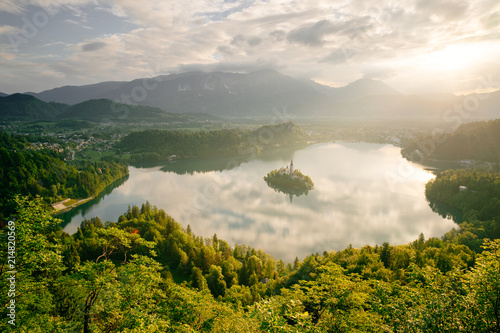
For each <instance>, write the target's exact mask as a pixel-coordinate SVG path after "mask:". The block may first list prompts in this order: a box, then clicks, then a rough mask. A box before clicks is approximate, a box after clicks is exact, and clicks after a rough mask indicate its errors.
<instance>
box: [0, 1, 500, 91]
mask: <svg viewBox="0 0 500 333" xmlns="http://www.w3.org/2000/svg"><path fill="white" fill-rule="evenodd" d="M498 59H500V2H498V0H392V1H390V0H381V1H372V0H338V1H331V0H330V1H323V0H308V1H290V0H268V1H264V0H261V1H258V0H257V1H253V0H226V1H223V0H213V1H209V0H193V1H160V0H154V1H153V0H141V1H137V0H107V1H99V0H0V91H1V92H5V93H13V92H25V91H33V92H40V91H42V90H46V89H51V88H54V87H59V86H63V85H82V84H90V83H97V82H101V81H121V80H132V79H135V78H141V77H152V76H156V75H160V74H169V73H178V72H184V71H191V70H202V71H216V70H217V71H233V72H234V71H236V72H249V71H253V70H257V69H261V68H272V69H275V70H277V71H280V72H282V73H283V74H287V75H290V76H292V77H295V78H311V79H313V80H315V81H317V82H320V83H323V84H328V85H331V86H344V85H346V84H348V83H350V82H353V81H355V80H357V79H360V78H363V77H369V78H374V79H378V80H382V81H384V82H386V83H388V84H389V85H391V86H392V87H394V88H396V89H398V90H399V91H401V92H403V93H407V94H411V93H424V92H453V93H464V92H471V91H475V90H477V89H500V66H499V60H498ZM484 82H488V84H485V83H484Z"/></svg>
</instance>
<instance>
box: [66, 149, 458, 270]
mask: <svg viewBox="0 0 500 333" xmlns="http://www.w3.org/2000/svg"><path fill="white" fill-rule="evenodd" d="M291 158H293V161H294V166H295V168H296V169H299V170H301V171H302V173H304V174H306V175H309V176H310V177H311V178H312V180H313V181H314V182H315V189H314V190H312V191H311V192H309V194H308V195H307V196H306V195H302V196H300V197H293V198H292V200H290V197H289V196H288V195H285V194H283V193H278V192H275V191H274V190H273V189H271V188H269V187H268V186H267V184H266V183H265V182H264V180H263V177H264V176H265V175H266V174H267V173H268V172H269V171H271V170H273V169H277V168H280V167H283V166H286V165H287V164H288V163H289V162H290V159H291ZM233 162H234V163H233ZM226 165H229V166H230V167H229V168H228V169H224V167H225V166H226ZM235 165H236V166H235ZM169 170H171V171H169ZM172 170H173V171H172ZM197 170H198V171H197ZM207 170H220V171H207ZM129 171H130V176H129V178H128V179H127V180H126V181H125V182H123V183H122V184H121V185H119V186H117V187H116V188H114V189H113V190H112V191H111V192H110V193H108V194H105V195H102V196H101V197H100V198H97V199H95V200H94V201H92V202H90V203H88V204H85V205H83V206H80V207H78V208H76V209H74V210H73V211H71V212H69V213H66V214H65V215H63V216H61V217H62V218H63V219H64V220H65V221H66V222H67V223H68V224H67V226H66V227H65V229H64V230H65V231H67V232H69V233H73V232H75V231H76V230H77V228H78V226H79V225H80V222H81V221H82V220H83V218H91V217H94V216H99V217H100V219H101V220H102V221H113V222H116V221H117V220H118V217H119V216H120V215H121V214H124V213H125V212H126V210H127V207H128V206H129V205H134V204H135V205H138V206H140V205H141V204H142V203H143V202H145V201H146V200H149V202H150V203H151V204H153V205H156V206H157V207H159V208H162V209H164V210H165V211H166V212H167V213H168V214H170V215H171V216H173V217H174V218H175V219H176V220H177V221H178V222H180V223H181V224H182V225H183V226H184V227H186V226H187V225H188V224H190V225H191V227H192V230H193V232H194V233H195V234H197V235H202V236H204V237H211V236H212V235H213V234H214V233H217V236H218V238H219V239H224V240H226V241H228V242H230V244H234V243H238V244H246V245H249V246H252V247H254V248H256V249H259V248H260V249H262V250H263V251H265V252H267V253H269V254H272V255H273V256H275V257H276V258H278V259H283V260H285V261H287V262H291V261H293V259H294V258H295V256H298V257H299V259H302V258H304V257H305V256H307V255H308V254H311V253H315V252H320V253H322V252H323V251H325V250H326V251H330V250H341V249H344V248H345V247H347V246H348V245H349V244H351V245H352V246H354V247H362V246H363V245H367V244H369V245H375V244H379V245H380V244H382V243H383V242H386V241H387V242H389V243H391V244H405V243H408V242H410V241H413V240H415V239H416V238H417V237H418V235H419V234H420V233H424V235H425V237H426V238H428V237H432V236H437V237H439V236H441V235H443V234H444V233H445V232H447V231H449V230H451V229H452V228H453V227H454V226H455V224H454V222H453V221H451V220H449V219H445V218H443V217H441V216H440V215H438V214H436V213H434V212H433V211H432V210H431V208H430V207H429V204H428V203H427V201H426V199H425V195H424V186H425V183H426V182H427V181H428V180H430V179H432V178H433V177H434V176H433V175H432V173H430V172H428V171H426V170H425V167H424V166H422V165H418V164H413V163H410V162H408V161H406V160H405V159H403V158H402V157H401V154H400V149H399V148H397V147H394V146H391V145H381V144H368V143H330V144H316V145H313V146H309V147H307V148H305V149H302V150H298V151H295V152H280V153H273V154H268V155H265V156H262V157H259V158H257V159H253V160H250V161H247V162H243V163H241V162H236V161H230V160H221V159H219V160H217V159H214V160H211V161H196V160H195V161H178V162H176V163H174V164H169V165H166V166H161V167H149V168H137V167H129Z"/></svg>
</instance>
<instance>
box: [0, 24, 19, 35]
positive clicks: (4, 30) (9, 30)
mask: <svg viewBox="0 0 500 333" xmlns="http://www.w3.org/2000/svg"><path fill="white" fill-rule="evenodd" d="M18 32H19V29H18V28H16V27H13V26H11V25H0V35H5V34H15V33H18Z"/></svg>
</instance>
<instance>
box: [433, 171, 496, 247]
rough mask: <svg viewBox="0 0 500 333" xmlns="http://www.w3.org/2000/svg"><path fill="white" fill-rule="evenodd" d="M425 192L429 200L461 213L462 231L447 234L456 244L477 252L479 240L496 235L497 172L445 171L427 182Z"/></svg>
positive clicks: (494, 237) (493, 237)
mask: <svg viewBox="0 0 500 333" xmlns="http://www.w3.org/2000/svg"><path fill="white" fill-rule="evenodd" d="M425 194H426V196H427V198H428V199H429V200H433V201H436V202H438V203H444V204H446V205H448V206H450V207H452V208H455V209H457V210H458V211H459V212H460V213H461V215H462V216H463V217H462V220H463V221H464V222H462V223H461V224H460V228H461V230H462V231H463V232H462V233H461V234H457V235H452V234H450V235H449V236H451V237H454V238H457V239H458V242H459V243H461V244H465V245H467V246H469V247H470V248H471V249H474V250H476V251H478V250H479V249H480V245H481V244H482V240H483V239H499V238H500V173H498V172H485V171H479V170H475V169H460V170H446V171H444V172H441V173H440V174H438V175H437V177H436V178H435V179H434V180H431V181H430V182H429V183H427V185H426V190H425ZM436 211H437V212H439V213H441V214H443V213H445V212H443V211H440V210H438V209H436Z"/></svg>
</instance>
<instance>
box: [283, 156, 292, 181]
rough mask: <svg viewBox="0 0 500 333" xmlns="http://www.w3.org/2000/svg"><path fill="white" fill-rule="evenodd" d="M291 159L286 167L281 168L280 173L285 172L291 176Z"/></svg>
mask: <svg viewBox="0 0 500 333" xmlns="http://www.w3.org/2000/svg"><path fill="white" fill-rule="evenodd" d="M293 170H294V169H293V159H292V160H290V166H288V165H287V166H286V168H281V174H282V175H283V174H287V175H291V176H292V177H293Z"/></svg>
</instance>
